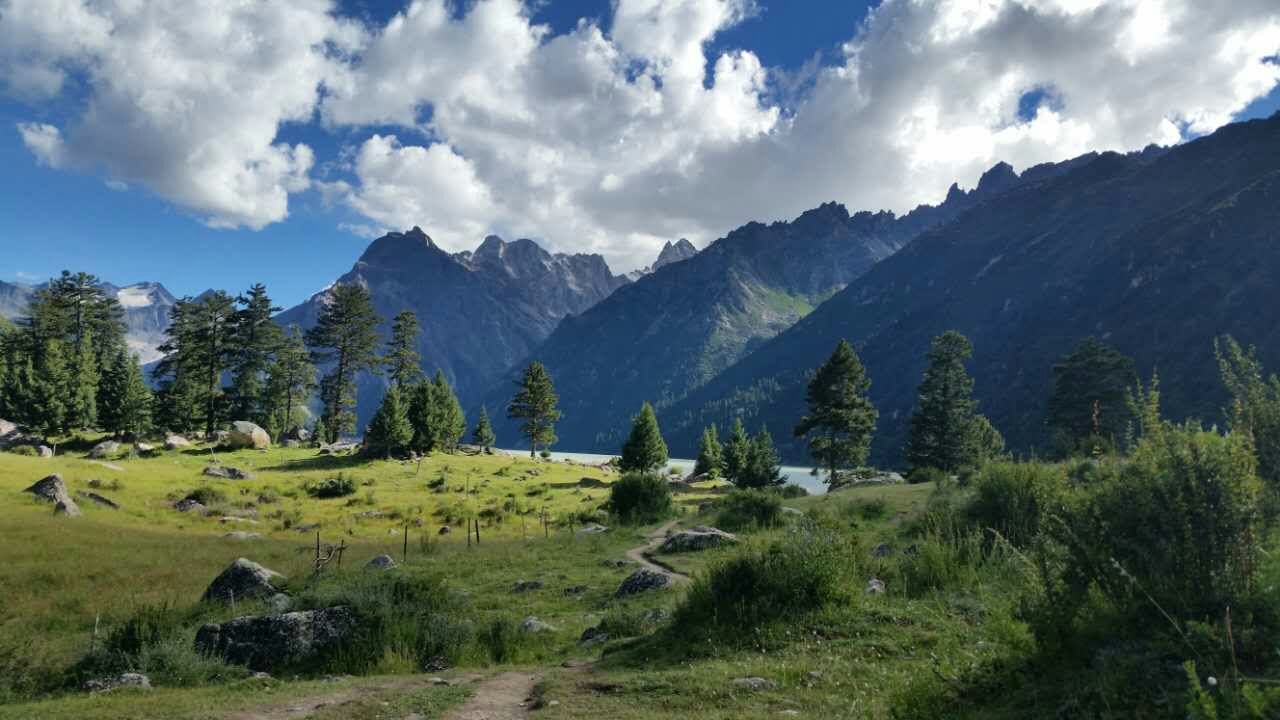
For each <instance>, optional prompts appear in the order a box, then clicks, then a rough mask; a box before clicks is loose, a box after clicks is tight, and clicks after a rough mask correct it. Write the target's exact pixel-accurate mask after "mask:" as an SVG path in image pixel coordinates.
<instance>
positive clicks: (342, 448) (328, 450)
mask: <svg viewBox="0 0 1280 720" xmlns="http://www.w3.org/2000/svg"><path fill="white" fill-rule="evenodd" d="M359 449H360V446H359V445H357V444H356V443H353V442H336V443H333V444H332V445H321V446H320V452H319V454H320V455H337V454H338V453H343V452H352V451H355V450H359Z"/></svg>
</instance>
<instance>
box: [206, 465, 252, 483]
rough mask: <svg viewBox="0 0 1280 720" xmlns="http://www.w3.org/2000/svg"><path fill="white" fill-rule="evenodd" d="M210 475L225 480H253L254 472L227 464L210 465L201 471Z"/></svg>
mask: <svg viewBox="0 0 1280 720" xmlns="http://www.w3.org/2000/svg"><path fill="white" fill-rule="evenodd" d="M201 474H202V475H207V476H209V477H216V478H222V479H223V480H252V479H253V473H251V472H249V471H247V470H241V469H239V468H233V467H230V466H227V465H210V466H208V467H206V468H205V469H204V471H203V472H202V473H201Z"/></svg>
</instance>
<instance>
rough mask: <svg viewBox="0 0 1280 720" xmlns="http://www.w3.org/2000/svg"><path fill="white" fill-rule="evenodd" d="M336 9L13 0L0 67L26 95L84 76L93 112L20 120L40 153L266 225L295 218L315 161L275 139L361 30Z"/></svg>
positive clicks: (232, 222) (229, 222)
mask: <svg viewBox="0 0 1280 720" xmlns="http://www.w3.org/2000/svg"><path fill="white" fill-rule="evenodd" d="M331 11H332V6H331V3H330V2H329V0H298V1H297V2H289V3H283V2H254V3H235V4H225V3H206V2H198V1H195V0H183V1H175V0H93V1H92V2H88V1H87V0H56V2H55V3H51V2H49V0H9V2H8V3H7V4H5V5H3V6H2V7H0V47H5V48H6V49H5V50H0V77H3V78H4V80H5V82H6V83H7V85H8V86H9V88H10V89H11V91H13V92H21V93H22V94H23V95H24V96H26V97H30V96H31V95H32V94H34V93H43V94H45V95H50V94H53V93H56V92H57V91H58V90H59V89H61V88H62V87H63V85H64V82H65V80H66V78H67V77H69V76H70V75H72V74H74V75H76V76H77V77H83V79H84V83H85V86H86V93H87V97H86V98H85V100H84V105H83V111H82V112H80V113H79V114H78V115H76V116H74V117H72V118H71V119H70V120H69V121H68V122H67V123H66V125H65V126H64V127H62V128H57V127H54V126H51V125H34V124H23V125H21V126H20V127H19V132H20V133H21V135H22V137H23V140H24V142H26V144H27V146H28V147H29V148H30V149H31V150H32V152H33V153H35V155H36V157H37V158H38V159H40V160H41V161H42V162H44V163H46V164H48V165H51V166H54V167H58V168H65V169H77V170H84V171H92V172H102V173H103V174H105V175H107V176H108V177H109V178H110V179H111V181H112V182H113V184H116V185H117V186H119V183H126V184H138V185H143V186H146V187H148V188H150V189H151V190H152V191H154V192H156V193H157V194H159V195H160V196H162V197H165V198H167V199H169V200H171V201H173V202H175V203H177V204H178V205H181V206H183V207H186V208H189V209H191V210H192V211H194V212H195V213H197V214H199V215H200V216H201V217H202V218H203V219H204V220H205V222H207V223H208V224H210V225H212V226H215V227H239V226H246V227H250V228H261V227H263V226H264V225H266V224H268V223H271V222H276V221H279V220H282V219H284V218H285V217H286V216H287V215H288V196H289V194H290V193H296V192H299V191H301V190H304V189H306V188H307V186H308V184H309V177H308V175H309V172H310V170H311V167H312V164H313V163H314V157H313V153H312V151H311V149H310V148H309V147H307V146H306V145H303V144H293V145H290V144H288V143H282V142H279V141H278V140H277V134H278V132H279V129H280V126H281V125H282V124H283V123H285V122H290V121H297V122H307V121H309V120H310V119H311V118H312V115H313V114H314V112H315V108H316V104H317V102H318V100H319V92H320V86H321V83H322V82H323V80H324V79H325V78H326V77H329V76H330V75H332V74H333V73H334V71H335V69H336V68H337V67H338V63H339V61H340V58H339V57H338V55H339V48H343V47H346V48H350V47H354V46H355V43H356V42H357V41H358V39H359V32H360V31H359V28H357V27H356V26H354V25H350V24H348V23H343V22H341V21H339V20H337V19H336V18H335V17H334V16H333V15H332V13H331ZM11 39H16V40H17V41H18V44H17V45H16V46H9V45H8V44H7V42H6V41H7V40H11Z"/></svg>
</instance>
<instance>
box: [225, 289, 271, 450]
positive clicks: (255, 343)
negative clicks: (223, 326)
mask: <svg viewBox="0 0 1280 720" xmlns="http://www.w3.org/2000/svg"><path fill="white" fill-rule="evenodd" d="M236 304H238V305H239V306H240V308H239V309H238V310H236V312H235V315H234V316H233V317H232V320H231V325H232V326H231V328H230V340H231V343H232V346H233V348H232V351H231V352H230V353H229V355H230V357H229V360H230V369H231V390H230V393H229V395H230V400H231V402H230V413H231V417H232V419H235V420H250V421H252V422H255V423H257V424H259V425H268V424H270V423H269V422H268V419H267V412H266V410H265V408H264V407H263V406H262V399H263V394H264V387H265V385H266V372H267V366H268V365H269V364H270V362H271V356H272V353H274V352H275V351H276V349H277V348H278V347H279V345H280V342H281V340H282V338H281V332H280V326H279V325H276V324H275V322H274V321H273V320H272V319H271V316H272V315H273V314H275V313H277V312H279V311H280V308H278V307H274V306H272V304H271V298H270V296H268V295H267V288H266V286H265V285H263V284H262V283H256V284H254V285H253V286H252V287H250V288H249V290H248V292H247V293H245V294H244V295H241V296H239V297H237V298H236Z"/></svg>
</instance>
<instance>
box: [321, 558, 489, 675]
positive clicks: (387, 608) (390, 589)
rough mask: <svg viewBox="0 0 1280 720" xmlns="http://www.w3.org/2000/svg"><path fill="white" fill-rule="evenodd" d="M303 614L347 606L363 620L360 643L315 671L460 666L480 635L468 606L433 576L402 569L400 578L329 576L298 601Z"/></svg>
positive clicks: (397, 574)
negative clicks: (403, 662)
mask: <svg viewBox="0 0 1280 720" xmlns="http://www.w3.org/2000/svg"><path fill="white" fill-rule="evenodd" d="M297 605H298V607H299V608H301V609H312V608H324V607H333V606H336V605H346V606H349V607H351V608H352V609H353V610H355V612H356V614H357V616H358V617H359V622H360V626H359V630H358V632H357V633H356V634H355V637H354V640H353V641H352V642H351V643H349V644H348V645H347V646H346V647H344V648H342V649H341V651H340V652H338V653H336V654H334V655H332V656H330V657H327V658H323V659H321V660H320V662H318V663H317V664H316V665H315V666H314V667H309V668H303V669H305V670H311V671H314V672H345V673H352V674H365V673H369V672H373V671H375V670H377V669H378V665H379V663H381V662H382V661H383V660H384V658H401V659H408V660H411V661H412V662H413V664H414V666H415V667H416V668H421V667H422V666H423V664H425V663H427V662H428V661H431V660H435V659H437V658H444V659H446V660H448V661H449V662H450V663H451V664H452V663H456V662H458V661H459V660H460V659H461V658H462V656H463V654H464V653H465V652H466V649H467V648H468V647H469V646H470V645H471V643H472V641H473V638H474V636H475V631H474V628H473V626H472V624H471V623H470V622H469V621H468V620H467V619H466V618H465V610H466V602H465V600H464V599H463V598H462V597H461V596H460V595H458V594H457V593H454V592H452V591H451V590H449V588H448V587H447V586H446V585H445V583H444V581H443V580H442V579H441V578H439V577H437V576H435V575H431V574H422V573H417V572H414V571H413V570H412V569H411V568H401V569H400V570H397V571H396V572H394V573H369V572H365V571H363V570H351V571H348V572H343V573H337V574H333V575H327V576H324V578H323V580H322V581H321V582H320V583H318V584H315V585H312V586H310V587H308V588H307V590H306V591H304V592H303V593H302V594H300V595H299V596H298V599H297Z"/></svg>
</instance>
